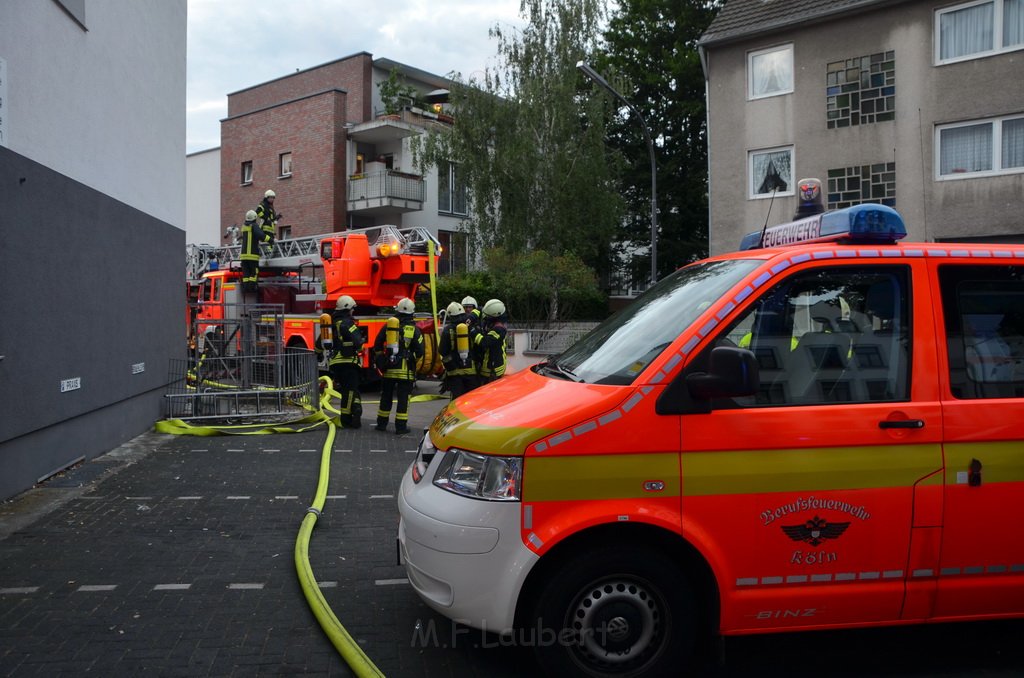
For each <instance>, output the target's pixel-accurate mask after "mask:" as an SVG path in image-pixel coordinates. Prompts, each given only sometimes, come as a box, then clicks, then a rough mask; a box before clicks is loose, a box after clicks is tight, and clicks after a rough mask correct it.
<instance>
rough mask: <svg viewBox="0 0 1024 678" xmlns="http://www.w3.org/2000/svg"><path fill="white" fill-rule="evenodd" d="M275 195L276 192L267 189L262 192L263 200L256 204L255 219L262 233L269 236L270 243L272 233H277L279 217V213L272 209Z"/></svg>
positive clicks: (272, 239)
mask: <svg viewBox="0 0 1024 678" xmlns="http://www.w3.org/2000/svg"><path fill="white" fill-rule="evenodd" d="M276 197H277V194H276V193H274V192H273V191H270V190H268V191H267V192H266V193H264V194H263V200H261V201H260V204H259V205H257V206H256V219H257V220H258V221H259V224H260V228H261V229H262V230H263V233H264V234H265V235H266V236H269V238H270V242H271V243H273V242H274V235H275V234H276V233H277V220H278V219H280V218H281V215H280V214H278V212H277V211H276V210H275V209H274V199H275V198H276Z"/></svg>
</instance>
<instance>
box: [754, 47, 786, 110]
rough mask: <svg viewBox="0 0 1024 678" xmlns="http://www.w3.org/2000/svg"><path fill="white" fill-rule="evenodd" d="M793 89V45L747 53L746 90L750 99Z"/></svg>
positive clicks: (784, 92)
mask: <svg viewBox="0 0 1024 678" xmlns="http://www.w3.org/2000/svg"><path fill="white" fill-rule="evenodd" d="M792 91H793V45H782V46H781V47H772V48H769V49H762V50H758V51H756V52H750V53H749V54H747V92H748V98H750V99H761V98H763V97H773V96H777V95H779V94H788V93H790V92H792Z"/></svg>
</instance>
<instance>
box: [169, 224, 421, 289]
mask: <svg viewBox="0 0 1024 678" xmlns="http://www.w3.org/2000/svg"><path fill="white" fill-rule="evenodd" d="M354 233H362V234H365V235H366V239H367V241H368V242H369V244H370V256H371V258H377V257H378V252H379V250H380V246H381V245H383V244H385V243H387V244H390V245H395V246H397V248H398V253H401V254H427V251H428V247H429V243H430V242H433V243H434V253H435V254H440V253H441V247H440V243H439V242H438V240H437V238H436V237H435V236H434V235H433V234H432V233H431V232H430V231H428V230H427V229H426V228H423V227H422V226H412V227H409V228H399V227H397V226H390V225H388V226H371V227H370V228H359V229H352V230H348V231H341V232H338V233H322V234H320V235H309V236H304V237H301V238H287V239H284V240H275V241H274V244H273V245H272V246H270V247H268V246H266V245H260V251H261V252H262V257H261V258H260V267H261V268H270V267H275V268H300V267H302V266H321V265H322V264H323V262H322V261H321V260H320V241H321V240H323V239H324V238H333V237H346V236H349V235H352V234H354ZM241 250H242V246H241V244H235V245H221V246H216V245H188V246H186V250H185V277H186V279H187V280H198V279H199V278H201V277H202V275H203V273H206V272H207V271H211V270H215V269H218V268H230V266H231V262H233V261H238V260H239V256H240V255H241Z"/></svg>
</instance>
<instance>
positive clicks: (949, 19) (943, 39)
mask: <svg viewBox="0 0 1024 678" xmlns="http://www.w3.org/2000/svg"><path fill="white" fill-rule="evenodd" d="M935 35H936V40H935V50H936V54H935V62H936V63H938V64H943V63H951V62H954V61H962V60H964V59H976V58H978V57H983V56H989V55H991V54H997V53H999V52H1009V51H1011V50H1016V49H1024V0H979V1H976V2H968V3H963V4H959V5H954V6H952V7H946V8H943V9H940V10H936V12H935Z"/></svg>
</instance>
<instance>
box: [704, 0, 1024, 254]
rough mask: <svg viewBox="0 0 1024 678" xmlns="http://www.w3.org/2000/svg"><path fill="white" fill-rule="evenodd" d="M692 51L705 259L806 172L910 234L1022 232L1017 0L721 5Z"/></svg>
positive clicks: (1022, 236) (999, 236)
mask: <svg viewBox="0 0 1024 678" xmlns="http://www.w3.org/2000/svg"><path fill="white" fill-rule="evenodd" d="M699 46H700V51H701V58H702V61H703V66H704V73H705V77H706V79H707V100H708V139H709V142H708V143H709V183H710V191H711V194H710V230H711V243H710V247H711V252H712V253H721V252H728V251H733V250H735V249H737V248H738V245H739V242H740V239H741V237H742V236H743V235H744V234H745V233H749V232H751V231H754V230H758V229H760V228H761V227H762V226H763V225H764V223H765V220H766V218H767V221H768V224H769V225H774V224H777V223H781V222H785V221H789V220H791V219H792V217H793V213H794V211H795V208H796V202H797V199H796V196H795V184H796V182H797V181H798V180H800V179H803V178H807V177H813V178H818V179H820V180H821V181H822V192H823V195H824V199H825V202H826V209H835V208H839V207H846V206H849V205H853V204H858V203H862V202H881V203H884V204H887V205H890V206H893V207H895V208H896V209H897V210H898V211H900V213H901V214H902V215H903V217H904V219H905V221H906V223H907V227H908V230H909V237H910V239H913V240H927V241H956V240H965V241H969V240H992V241H1001V242H1024V217H1022V213H1024V84H1022V83H1024V0H968V1H963V2H955V1H953V2H941V1H938V0H729V1H728V2H727V3H726V4H725V5H724V7H723V9H722V10H721V11H720V12H719V14H718V16H717V17H716V18H715V20H714V21H713V22H712V23H711V25H710V26H709V27H708V29H707V31H706V32H705V33H704V35H703V36H702V37H701V40H700V43H699ZM773 194H774V201H773V199H772V196H773ZM769 205H771V208H770V213H769Z"/></svg>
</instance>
